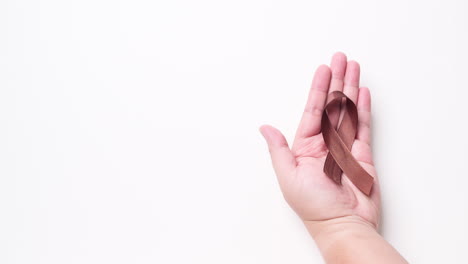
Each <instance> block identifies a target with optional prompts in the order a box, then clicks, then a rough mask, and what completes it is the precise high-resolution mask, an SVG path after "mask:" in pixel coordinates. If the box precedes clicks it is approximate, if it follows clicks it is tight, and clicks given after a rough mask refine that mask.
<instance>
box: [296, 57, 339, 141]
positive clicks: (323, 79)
mask: <svg viewBox="0 0 468 264" xmlns="http://www.w3.org/2000/svg"><path fill="white" fill-rule="evenodd" d="M330 78H331V72H330V68H329V67H328V66H327V65H321V66H319V67H318V68H317V70H316V71H315V75H314V79H313V81H312V86H311V88H310V92H309V97H308V98H307V103H306V106H305V108H304V113H303V115H302V118H301V122H300V124H299V128H298V129H297V132H296V139H297V138H306V137H311V136H314V135H317V134H318V133H320V120H321V118H322V113H323V108H324V107H325V102H326V100H327V93H328V87H329V86H330Z"/></svg>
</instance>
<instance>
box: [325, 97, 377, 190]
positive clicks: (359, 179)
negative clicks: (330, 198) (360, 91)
mask: <svg viewBox="0 0 468 264" xmlns="http://www.w3.org/2000/svg"><path fill="white" fill-rule="evenodd" d="M343 98H344V99H345V102H346V104H345V106H346V108H345V111H344V115H343V120H342V121H341V123H340V125H339V127H338V131H336V130H335V128H334V127H333V126H332V124H331V122H330V119H329V117H328V113H327V111H328V110H330V109H332V108H337V109H339V107H340V105H341V102H342V101H343ZM357 125H358V112H357V108H356V105H355V104H354V103H353V101H352V100H351V99H349V98H348V97H347V96H346V95H345V94H344V93H342V92H340V91H334V92H331V93H330V94H329V95H328V98H327V105H326V106H325V110H324V111H323V115H322V135H323V139H324V141H325V145H326V146H327V148H328V151H329V152H328V155H327V158H326V159H325V165H324V167H323V171H324V172H325V174H326V175H328V177H330V178H331V179H332V180H333V181H334V182H336V183H337V184H341V174H342V173H343V172H344V173H345V174H346V176H347V177H348V178H349V179H350V180H351V182H352V183H353V184H354V185H355V186H356V187H357V188H358V189H359V190H361V191H362V192H363V193H365V194H366V195H369V194H370V192H371V189H372V185H373V183H374V177H372V176H371V175H370V174H369V173H368V172H367V171H366V170H364V168H362V166H361V165H360V164H359V162H358V161H357V160H356V159H355V158H354V157H353V155H352V154H351V147H352V146H353V142H354V139H355V138H356V133H357Z"/></svg>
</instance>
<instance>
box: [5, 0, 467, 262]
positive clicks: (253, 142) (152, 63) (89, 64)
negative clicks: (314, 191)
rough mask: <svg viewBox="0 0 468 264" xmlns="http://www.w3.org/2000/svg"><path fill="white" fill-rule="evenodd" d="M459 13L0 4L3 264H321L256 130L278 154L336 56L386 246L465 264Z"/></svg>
mask: <svg viewBox="0 0 468 264" xmlns="http://www.w3.org/2000/svg"><path fill="white" fill-rule="evenodd" d="M467 11H468V9H467V5H466V1H462V0H460V1H454V0H452V1H447V0H444V1H385V2H384V1H370V0H369V1H345V0H343V1H325V0H322V1H252V0H248V1H247V0H245V1H215V0H213V1H206V0H200V1H189V0H187V1H181V0H179V1H149V0H148V1H140V0H137V1H135V0H132V1H130V0H126V1H115V0H113V1H104V0H98V1H96V0H79V1H78V0H76V1H59V0H56V1H52V0H49V1H45V0H44V1H33V0H30V1H24V0H23V1H21V0H19V1H6V0H3V1H1V2H0V263H5V264H9V263H47V264H51V263H322V260H321V258H320V255H319V252H318V251H317V249H316V247H315V244H314V243H313V241H312V239H311V238H310V237H309V235H308V234H307V232H306V230H305V228H304V227H303V226H302V224H301V223H300V221H299V220H298V219H297V217H296V216H295V215H294V213H293V212H292V210H290V209H289V207H288V206H287V204H286V203H285V202H284V201H283V198H282V195H281V193H280V190H279V188H278V186H277V183H276V179H275V176H274V174H273V170H272V169H271V166H270V160H269V156H268V151H267V148H266V145H265V143H264V141H263V138H262V137H261V135H260V133H259V132H258V127H259V126H260V125H261V124H263V123H269V124H272V125H274V126H277V127H278V128H280V129H281V130H282V131H283V132H284V133H285V135H286V136H287V138H288V139H289V140H291V139H292V138H293V135H294V132H295V129H296V126H297V124H298V122H299V118H300V115H301V112H302V109H303V106H304V103H305V99H306V95H307V92H308V89H309V85H310V83H311V79H312V74H313V71H314V70H315V68H316V67H317V66H318V65H319V64H322V63H329V60H330V57H331V55H332V54H333V53H334V52H335V51H343V52H345V53H347V55H348V57H349V58H350V59H355V60H357V61H358V62H360V63H361V67H362V74H363V76H362V84H363V85H366V86H368V87H370V89H371V92H372V96H373V121H374V128H373V132H374V152H375V159H376V165H377V169H378V171H379V175H380V178H381V181H382V188H383V190H382V192H383V228H382V232H383V235H384V236H385V238H386V239H387V240H389V241H390V242H391V243H392V244H393V245H394V246H395V247H396V248H397V249H398V250H399V251H400V252H401V253H402V254H403V255H404V256H405V257H406V258H407V259H408V260H409V261H410V262H412V263H467V262H468V255H467V254H466V247H467V244H468V229H467V227H466V224H467V223H468V206H467V201H468V192H467V190H466V188H467V184H468V173H467V165H468V162H467V158H468V157H467V149H468V139H467V135H468V126H467V121H468V120H467V114H468V113H467V109H466V104H467V96H468V92H467V91H468V85H467V67H468V66H467V65H468V51H467V47H468V38H467V34H468V33H467V32H468V19H467V16H466V14H467ZM356 254H358V252H357V253H356Z"/></svg>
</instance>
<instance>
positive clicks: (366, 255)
mask: <svg viewBox="0 0 468 264" xmlns="http://www.w3.org/2000/svg"><path fill="white" fill-rule="evenodd" d="M359 79H360V66H359V64H358V63H357V62H355V61H352V60H350V61H348V59H347V57H346V55H345V54H343V53H341V52H338V53H335V54H334V55H333V57H332V60H331V63H330V66H328V65H321V66H319V67H318V68H317V70H316V72H315V75H314V78H313V81H312V86H311V89H310V92H309V96H308V98H307V103H306V106H305V108H304V112H303V115H302V118H301V121H300V124H299V127H298V129H297V132H296V136H295V139H294V143H293V144H292V147H289V145H288V143H287V141H286V139H285V137H284V136H283V134H282V133H281V132H280V131H279V130H278V129H276V128H274V127H272V126H269V125H263V126H261V127H260V132H261V133H262V135H263V136H264V138H265V140H266V142H267V144H268V149H269V151H270V155H271V160H272V164H273V168H274V170H275V173H276V175H277V179H278V182H279V185H280V187H281V191H282V192H283V196H284V198H285V200H286V201H287V202H288V204H289V205H290V206H291V208H292V209H293V210H294V211H295V212H296V213H297V215H298V216H299V217H300V218H301V219H302V220H303V222H304V224H305V226H306V228H307V229H308V231H309V233H310V234H311V235H312V237H313V238H314V240H315V241H316V242H317V246H318V248H319V249H320V251H321V253H322V255H323V257H324V259H325V261H326V262H327V263H333V264H334V263H361V264H362V263H407V262H406V261H405V260H404V259H403V257H401V256H400V254H399V253H398V252H397V251H396V250H395V249H394V248H393V247H392V246H391V245H390V244H389V243H387V242H386V241H385V240H384V239H383V238H382V237H381V236H380V235H379V234H378V232H377V230H378V227H379V220H380V186H379V181H378V177H377V172H376V170H375V167H374V162H373V159H372V149H371V96H370V92H369V89H368V88H366V87H360V86H359ZM332 91H342V92H344V93H345V94H346V95H347V96H348V97H349V98H350V99H351V100H352V101H353V102H354V103H355V104H356V106H357V109H358V113H359V123H358V131H357V135H356V140H355V141H354V144H353V146H352V149H351V153H352V154H353V156H354V157H355V158H356V160H357V161H358V162H359V163H360V164H361V166H362V167H363V168H364V169H365V170H366V171H367V172H368V173H370V174H371V175H372V176H374V180H375V181H374V186H373V188H372V191H371V193H370V196H367V195H365V194H364V193H362V192H361V191H359V189H357V188H356V186H354V185H353V184H352V183H351V181H350V180H349V178H348V177H347V176H346V174H343V176H342V184H341V185H337V184H336V183H335V182H333V181H332V180H331V179H330V178H328V176H326V175H325V173H324V172H323V165H324V162H325V158H326V155H327V153H328V150H327V147H326V145H325V143H324V141H323V137H322V133H321V124H320V123H321V122H320V120H321V117H322V113H323V109H324V107H325V104H326V99H327V95H328V93H330V92H332ZM341 111H343V109H342V110H341ZM329 116H330V120H331V121H332V124H333V125H334V126H335V128H336V127H337V125H338V123H339V119H340V109H337V111H333V112H329Z"/></svg>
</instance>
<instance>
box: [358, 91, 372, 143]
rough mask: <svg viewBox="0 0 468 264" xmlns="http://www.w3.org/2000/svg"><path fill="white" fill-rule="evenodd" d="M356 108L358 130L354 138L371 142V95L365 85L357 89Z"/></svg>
mask: <svg viewBox="0 0 468 264" xmlns="http://www.w3.org/2000/svg"><path fill="white" fill-rule="evenodd" d="M357 110H358V116H359V121H358V130H357V135H356V138H357V139H358V140H361V141H363V142H365V143H367V144H368V145H370V144H371V96H370V91H369V89H368V88H366V87H361V88H360V89H359V95H358V100H357Z"/></svg>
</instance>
